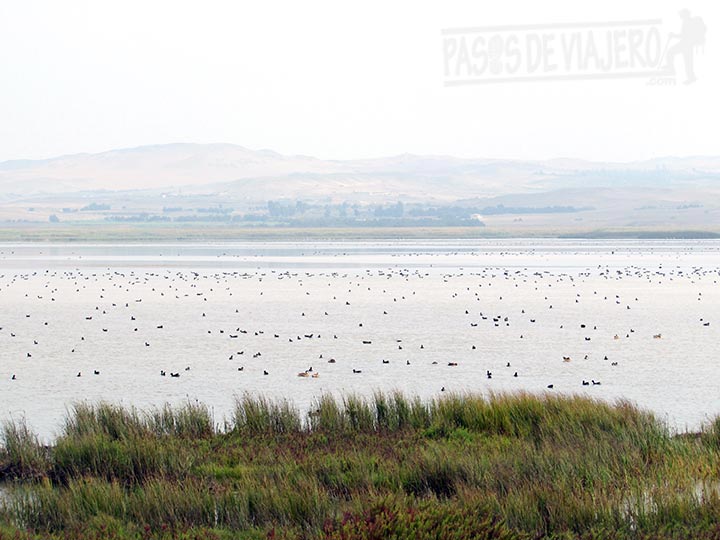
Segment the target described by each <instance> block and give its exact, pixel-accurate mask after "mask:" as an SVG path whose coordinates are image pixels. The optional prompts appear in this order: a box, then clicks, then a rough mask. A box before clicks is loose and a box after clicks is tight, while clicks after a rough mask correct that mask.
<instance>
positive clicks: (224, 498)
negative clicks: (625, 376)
mask: <svg viewBox="0 0 720 540" xmlns="http://www.w3.org/2000/svg"><path fill="white" fill-rule="evenodd" d="M719 441H720V423H719V422H717V421H716V422H714V423H712V424H710V425H708V427H707V428H705V430H704V431H703V432H702V433H701V434H698V435H696V436H689V435H684V436H671V434H670V433H669V430H668V429H667V428H666V426H664V425H663V424H662V423H660V422H658V421H657V419H655V418H654V417H653V416H652V415H651V414H648V413H646V412H643V411H640V410H638V409H637V408H636V407H634V406H633V405H631V404H629V403H627V402H618V403H616V404H614V405H611V404H607V403H603V402H599V401H594V400H590V399H587V398H580V397H563V396H550V395H542V396H536V395H535V396H534V395H529V394H513V395H492V396H489V397H487V398H482V397H479V396H475V395H469V394H467V395H466V394H462V395H461V394H455V395H453V394H450V395H446V396H443V397H442V398H439V399H435V400H429V401H422V400H419V399H417V398H407V397H406V396H404V395H402V394H400V393H390V394H383V393H376V394H374V395H373V396H371V397H369V398H365V397H360V396H356V395H347V396H344V397H343V398H341V399H336V398H333V397H332V396H330V395H322V396H320V397H319V398H318V399H317V401H316V402H315V403H314V404H313V405H312V407H311V409H310V411H308V413H307V414H302V413H301V412H300V411H299V410H298V409H297V408H296V407H294V406H293V405H292V403H290V402H289V401H287V400H281V401H271V400H268V399H267V398H265V397H262V396H260V397H256V396H252V395H250V394H245V395H243V396H241V397H239V398H238V399H237V400H236V406H235V410H234V413H233V415H232V417H231V418H230V420H229V421H228V422H227V423H226V424H225V425H224V426H223V427H222V428H220V427H218V426H217V425H216V424H215V421H214V418H213V415H212V413H211V411H210V410H209V409H208V408H207V407H204V406H203V405H199V404H196V403H188V404H186V405H183V406H181V407H177V408H172V407H169V406H166V407H162V408H156V409H153V410H150V411H148V412H140V411H137V410H135V409H123V408H121V407H118V406H116V405H112V404H106V403H99V404H94V405H92V404H78V405H76V406H75V407H74V408H73V409H72V411H70V412H69V415H68V419H67V421H66V423H65V426H64V429H63V431H62V434H61V436H60V437H59V438H58V440H57V441H56V442H55V444H54V445H53V446H52V447H50V448H43V447H42V446H40V444H39V443H38V441H37V438H36V437H35V436H34V435H33V434H32V433H31V432H30V431H29V430H28V429H27V427H26V426H25V425H24V424H23V423H15V424H6V426H5V427H4V431H3V448H2V452H1V453H0V458H1V462H2V464H3V466H2V474H3V478H4V479H5V480H6V481H10V482H11V483H12V485H11V488H10V490H9V492H8V493H7V494H6V495H5V496H4V498H3V502H2V510H1V512H2V513H1V514H0V516H1V517H2V519H0V521H5V522H6V523H7V524H8V526H9V527H11V528H12V527H19V528H20V529H29V530H30V531H31V532H32V533H33V534H34V533H38V534H50V535H58V536H59V537H61V538H65V537H74V536H73V535H75V536H77V535H81V536H85V537H88V535H90V533H89V532H88V531H90V530H91V529H89V527H90V524H97V523H98V522H99V523H102V524H105V523H107V525H103V526H107V527H112V530H115V531H121V532H118V533H117V534H118V535H120V536H118V538H126V537H127V538H149V537H157V538H161V537H163V535H165V534H166V531H167V530H168V528H170V529H172V530H173V534H175V535H176V536H177V537H180V536H181V535H183V534H185V533H186V532H187V531H193V530H200V531H204V532H203V534H205V533H207V534H210V532H211V531H212V534H220V535H229V536H228V537H230V536H233V535H236V534H240V532H242V534H247V535H250V536H254V535H258V534H262V535H265V534H268V535H274V537H275V538H282V537H284V538H294V537H302V538H328V539H336V538H344V539H354V538H368V539H369V538H384V537H386V536H392V537H396V538H424V537H433V538H476V537H479V538H538V537H555V538H568V539H570V538H608V537H609V538H618V539H624V538H628V539H629V538H664V537H676V538H681V537H683V535H686V536H691V537H697V538H703V537H705V538H712V537H713V536H712V534H713V531H714V532H715V533H716V532H718V529H717V527H716V525H715V523H718V522H720V496H719V495H718V494H719V493H720V490H718V489H714V488H712V486H713V485H716V484H717V482H718V481H719V480H720V442H719ZM700 481H702V482H704V483H703V484H702V485H703V486H710V487H704V488H702V489H701V490H699V488H698V485H699V484H698V482H700ZM713 482H715V484H713ZM94 526H95V525H93V527H94ZM144 527H147V529H145V528H144ZM15 530H19V529H15ZM92 530H95V529H92ZM2 531H3V529H2V528H0V535H1V534H3V532H2ZM667 531H671V533H672V534H670V533H668V532H667ZM71 532H72V534H71ZM122 535H125V536H122ZM667 535H670V536H667ZM201 537H202V536H201ZM0 538H2V536H0Z"/></svg>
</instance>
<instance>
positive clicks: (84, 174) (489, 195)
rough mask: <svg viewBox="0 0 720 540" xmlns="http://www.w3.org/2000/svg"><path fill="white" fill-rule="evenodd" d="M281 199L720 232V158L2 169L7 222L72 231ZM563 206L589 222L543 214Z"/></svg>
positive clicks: (45, 163)
mask: <svg viewBox="0 0 720 540" xmlns="http://www.w3.org/2000/svg"><path fill="white" fill-rule="evenodd" d="M278 200H280V201H286V202H288V204H291V203H293V202H294V201H309V202H311V203H314V204H315V206H314V207H313V209H311V211H310V212H309V214H308V215H309V217H308V218H307V219H308V220H314V221H308V222H313V223H315V222H322V220H323V219H325V218H327V217H328V216H334V217H335V218H336V221H335V222H336V223H339V221H337V219H340V217H342V218H343V219H353V216H355V217H356V218H357V219H358V220H362V219H364V218H363V217H362V216H363V215H366V214H368V213H370V214H372V215H374V216H383V215H385V213H386V211H385V210H383V209H382V208H380V209H374V210H372V209H371V210H367V211H366V212H365V214H363V212H359V213H358V212H355V211H354V210H353V212H351V213H350V214H348V213H347V209H346V208H340V207H338V206H337V205H345V204H350V205H384V204H394V203H397V202H398V201H402V202H403V203H406V204H410V205H425V207H421V208H417V207H415V208H412V209H410V208H408V209H406V214H404V215H405V217H407V214H408V213H410V212H411V211H412V212H414V214H413V215H415V216H422V215H428V216H442V215H449V214H448V211H446V210H437V209H433V207H434V206H438V207H439V206H445V207H447V206H448V205H450V206H452V207H454V208H468V209H471V210H469V212H470V215H472V216H478V217H477V219H480V218H481V217H486V216H479V215H478V214H480V213H482V212H478V213H475V212H476V210H482V209H489V210H488V211H487V212H485V213H488V214H491V215H492V216H493V218H492V219H489V220H487V221H488V223H487V224H488V225H489V226H493V225H497V226H499V227H505V228H508V227H510V228H514V227H520V226H526V227H538V228H540V229H548V230H555V229H558V228H561V229H563V230H565V229H567V228H577V227H580V228H584V229H587V228H589V227H594V226H597V227H608V226H621V227H631V228H632V227H665V226H667V227H669V228H677V227H680V226H682V227H697V228H701V229H706V228H708V226H709V227H710V228H713V229H718V228H720V225H719V224H720V157H714V156H695V157H664V158H657V159H652V160H648V161H636V162H628V163H602V162H590V161H583V160H575V159H551V160H545V161H522V160H508V159H461V158H455V157H450V156H433V155H430V156H422V155H413V154H402V155H398V156H390V157H384V158H376V159H360V160H322V159H318V158H314V157H309V156H300V155H295V156H286V155H282V154H279V153H277V152H274V151H271V150H250V149H248V148H244V147H242V146H237V145H231V144H166V145H155V146H141V147H137V148H127V149H120V150H111V151H108V152H101V153H97V154H75V155H68V156H60V157H56V158H52V159H45V160H16V161H6V162H3V163H0V220H4V221H26V220H29V221H37V220H39V221H43V220H44V221H47V220H48V216H49V215H52V214H53V213H57V212H69V213H68V214H67V215H65V216H63V219H62V221H67V220H69V219H71V218H72V219H76V220H77V219H103V220H107V219H126V218H128V217H129V218H132V219H134V218H133V217H132V216H138V215H139V216H141V218H142V219H164V220H167V219H170V220H179V219H190V217H192V216H190V217H188V216H189V213H188V212H190V213H192V214H193V216H195V217H197V216H196V215H197V214H198V213H199V212H200V213H202V208H203V207H207V206H211V205H225V208H226V211H224V212H223V213H222V216H223V217H222V219H226V220H228V219H240V220H241V219H245V218H242V216H249V217H248V218H247V219H256V218H257V216H259V215H261V214H262V211H261V209H262V208H265V207H266V204H267V202H268V201H278ZM93 202H99V203H102V204H105V205H107V206H108V207H109V208H111V211H109V212H104V213H96V214H91V213H88V212H87V211H85V210H84V209H83V207H84V206H85V205H87V204H88V203H93ZM168 207H172V208H173V209H174V211H170V210H168ZM229 208H232V210H229ZM552 208H563V209H567V208H571V209H572V208H576V209H582V212H581V213H579V214H577V215H575V214H572V215H566V214H568V212H566V211H563V212H538V211H537V209H552ZM231 214H232V217H231ZM240 214H241V215H240ZM306 214H307V212H306ZM465 214H468V212H466V213H465ZM514 214H517V215H514ZM550 214H552V215H550ZM451 215H463V212H462V211H457V212H455V213H454V214H451ZM148 216H149V217H148ZM153 216H155V217H153ZM323 216H324V217H323ZM346 216H349V217H346ZM270 217H272V216H270ZM203 219H209V218H208V217H207V216H204V217H203ZM213 219H220V217H214V216H213ZM257 219H259V218H257ZM464 219H467V215H466V217H465V218H464ZM473 219H475V218H473ZM340 222H342V221H340ZM519 223H522V225H518V224H519Z"/></svg>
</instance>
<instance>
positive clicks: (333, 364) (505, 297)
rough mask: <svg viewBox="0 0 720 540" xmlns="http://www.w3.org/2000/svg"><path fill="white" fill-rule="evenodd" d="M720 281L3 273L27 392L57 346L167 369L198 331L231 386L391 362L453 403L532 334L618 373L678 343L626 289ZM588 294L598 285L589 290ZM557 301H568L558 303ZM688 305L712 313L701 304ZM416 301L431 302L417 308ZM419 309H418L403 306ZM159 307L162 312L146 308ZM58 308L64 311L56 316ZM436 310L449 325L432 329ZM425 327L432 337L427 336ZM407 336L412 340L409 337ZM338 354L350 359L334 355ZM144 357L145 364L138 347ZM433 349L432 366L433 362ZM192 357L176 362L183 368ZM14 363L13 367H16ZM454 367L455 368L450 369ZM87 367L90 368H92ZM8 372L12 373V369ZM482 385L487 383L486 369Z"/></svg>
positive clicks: (0, 329)
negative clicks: (631, 357) (454, 382)
mask: <svg viewBox="0 0 720 540" xmlns="http://www.w3.org/2000/svg"><path fill="white" fill-rule="evenodd" d="M0 254H1V253H0ZM719 279H720V269H717V268H713V269H708V268H704V267H702V266H696V267H691V268H680V267H672V268H669V269H665V268H663V267H662V266H661V267H657V268H651V267H644V266H635V265H628V266H624V267H614V266H604V265H597V266H595V267H593V268H586V269H582V270H576V271H562V270H557V269H555V270H547V269H546V270H542V269H535V268H532V267H523V268H518V267H514V266H508V267H498V266H493V267H474V268H470V269H465V268H455V269H452V270H451V269H443V268H435V269H432V270H431V269H428V268H412V267H411V266H410V267H405V268H403V267H402V266H393V267H388V268H369V269H363V270H357V269H352V270H347V269H344V270H337V271H336V270H333V269H328V270H316V271H301V270H299V269H293V270H284V271H283V270H274V269H269V268H265V269H263V268H257V269H254V270H252V271H250V270H218V271H214V270H190V269H172V268H162V267H161V268H154V269H142V268H135V269H132V268H131V269H112V268H107V269H103V270H96V269H93V268H87V267H84V268H74V269H52V268H51V269H44V270H34V271H21V272H14V273H13V272H7V271H6V272H3V270H2V268H0V305H1V306H3V309H2V311H1V312H0V350H2V351H3V352H2V353H1V354H2V356H3V357H4V358H5V361H4V362H3V364H5V369H7V367H6V366H7V365H8V364H11V365H12V366H13V371H12V372H8V373H5V374H4V377H5V378H6V380H8V379H9V380H10V381H15V383H16V384H21V383H22V381H23V380H24V379H25V378H26V377H27V376H28V375H27V373H26V372H25V371H26V370H25V369H24V368H25V367H27V366H30V365H31V364H32V363H35V362H47V364H45V367H46V369H52V368H51V367H50V366H51V365H52V361H53V358H52V357H51V356H49V355H48V354H47V353H38V352H36V351H38V350H40V349H41V344H43V343H46V342H48V341H50V342H57V343H62V344H65V343H67V344H68V345H67V346H66V347H64V346H63V347H64V348H62V349H57V348H56V349H55V353H54V354H59V355H63V356H66V357H68V358H72V357H73V355H78V356H81V355H82V351H83V348H84V347H86V345H88V344H89V343H93V345H94V350H98V349H101V350H102V349H107V350H110V349H112V348H113V347H115V348H117V347H120V348H122V346H123V344H127V345H129V344H130V343H132V344H133V346H136V347H140V346H141V347H143V348H144V349H146V350H147V355H146V357H147V358H148V362H156V360H153V357H154V354H153V352H154V348H156V347H160V348H163V349H166V348H172V347H173V339H172V338H171V339H170V340H168V339H167V338H164V337H163V336H162V333H163V332H165V331H166V330H167V329H168V328H172V329H174V332H175V336H181V335H182V334H183V333H189V332H190V329H192V332H194V335H195V336H196V337H198V336H199V333H200V332H202V333H203V335H204V336H205V339H206V340H207V343H206V345H205V347H206V348H205V350H209V351H212V354H216V355H219V356H222V357H223V358H225V359H226V362H225V365H226V366H227V367H226V368H224V370H223V373H222V376H223V377H224V376H227V377H230V376H239V375H242V376H245V377H248V376H249V377H255V376H257V377H263V378H276V379H277V380H278V381H279V382H278V384H282V382H281V381H282V380H283V379H285V380H286V379H287V378H288V377H299V378H305V379H309V380H312V379H321V378H322V377H323V372H326V371H328V370H331V369H332V370H334V371H333V372H334V373H335V374H336V375H337V374H338V373H341V374H342V377H343V380H346V379H344V377H345V376H347V377H356V376H363V375H365V374H367V373H368V372H372V373H373V374H382V372H381V371H380V370H382V369H384V368H385V367H386V366H388V365H389V364H391V363H392V364H396V365H398V364H399V365H402V366H407V368H408V369H411V368H412V367H417V366H420V368H421V369H420V370H413V371H411V372H410V371H409V372H408V374H407V375H406V376H407V377H410V376H412V377H428V378H430V379H432V380H433V381H435V380H437V381H438V383H437V390H438V391H440V392H444V391H447V390H454V388H452V387H450V385H449V384H447V383H446V384H443V383H442V381H443V376H442V375H441V374H439V373H438V372H437V371H436V370H437V369H458V368H459V367H461V366H462V365H463V364H468V363H474V364H480V363H481V362H482V361H483V352H484V351H485V350H486V349H487V348H488V344H492V342H493V340H498V339H499V340H508V339H513V340H515V342H517V343H519V342H522V341H523V340H525V341H528V340H532V339H533V336H535V335H537V332H535V331H534V328H536V327H540V328H548V325H550V324H554V325H555V326H554V327H553V331H554V332H556V333H557V332H559V331H565V332H569V334H568V335H572V336H573V337H574V338H578V339H582V341H583V342H584V343H585V345H586V346H587V347H586V349H585V351H583V350H582V345H577V344H574V345H572V347H570V346H569V347H568V348H572V349H573V351H574V352H573V353H572V354H571V353H569V352H568V353H567V354H562V355H560V356H561V357H558V358H555V359H553V358H550V359H549V361H557V362H562V363H565V364H570V363H572V362H575V361H576V360H600V361H602V362H603V363H605V365H608V366H610V367H613V368H615V367H619V366H620V363H621V362H622V361H623V360H624V359H623V358H622V356H621V355H618V354H617V349H612V348H611V343H613V342H618V341H623V340H629V339H632V338H635V337H636V336H639V337H640V338H641V339H646V340H648V341H650V340H663V339H666V338H665V336H664V335H663V331H661V329H659V328H656V329H653V330H652V331H650V330H649V329H648V328H647V324H646V323H647V318H648V315H649V314H648V312H647V311H645V310H643V301H644V300H646V298H645V299H644V298H641V296H642V295H643V294H647V291H648V290H650V289H645V290H642V293H637V294H634V293H633V291H636V290H637V289H636V288H634V287H632V286H630V287H627V286H622V284H623V282H628V281H630V282H632V283H635V284H643V283H644V284H646V285H647V284H651V285H654V286H661V285H663V284H665V285H666V286H670V287H673V286H674V284H673V283H682V284H683V286H685V289H683V290H686V291H693V290H694V289H693V287H692V286H691V285H692V284H695V283H704V284H710V283H712V285H717V282H718V280H719ZM586 282H587V283H590V284H591V285H590V286H587V285H584V284H586ZM500 284H501V285H502V286H498V285H500ZM588 287H591V288H588ZM498 290H499V293H498V292H496V291H498ZM558 291H562V293H561V294H556V293H557V292H558ZM570 291H571V292H572V293H573V294H570V293H569V292H570ZM690 294H693V301H695V302H699V303H700V304H698V305H700V306H702V302H703V301H704V298H703V293H702V292H701V291H700V292H692V293H690ZM268 296H273V301H271V302H267V303H266V302H265V301H264V298H267V297H268ZM313 296H315V298H312V297H313ZM418 296H420V297H422V299H421V300H418V299H417V297H418ZM530 296H532V298H533V301H530V300H529V298H530ZM235 298H237V301H236V300H235ZM525 298H527V299H528V301H527V302H524V301H523V299H525ZM283 300H284V302H283ZM311 300H312V301H311ZM594 302H602V303H603V304H604V305H605V306H610V307H605V308H604V309H605V310H606V312H607V311H608V310H610V311H612V310H616V311H613V313H617V321H631V320H633V319H632V317H631V316H628V315H627V314H624V315H623V314H622V313H621V312H633V310H635V311H637V312H638V315H637V316H636V318H635V319H634V320H636V321H637V323H638V324H639V325H640V326H642V327H643V330H642V335H639V332H640V331H639V330H638V328H637V325H633V324H631V323H630V324H626V325H625V326H622V327H609V326H610V325H609V323H608V321H607V320H603V321H602V322H600V321H599V320H598V317H597V309H598V307H597V306H598V305H597V304H595V303H594ZM408 303H411V304H412V307H407V306H405V307H402V306H403V305H406V304H408ZM147 304H150V305H151V306H152V307H151V308H148V309H145V307H144V306H145V305H147ZM525 304H526V305H525ZM583 304H585V305H586V306H587V307H583ZM58 305H59V306H62V307H63V309H54V306H58ZM180 306H181V307H180ZM249 306H250V307H249ZM355 306H360V307H361V309H355ZM504 306H507V307H504ZM263 308H267V309H268V310H277V311H279V313H275V314H274V315H275V319H276V320H282V324H278V325H277V327H270V326H262V327H261V326H260V324H258V321H260V320H262V321H263V324H266V325H267V324H271V323H270V322H268V321H270V320H272V318H271V317H267V314H264V315H263V316H258V315H257V313H258V310H261V309H263ZM423 310H425V312H424V314H423V317H420V318H419V319H415V318H414V317H413V315H412V314H413V313H418V312H419V311H423ZM428 311H429V313H428ZM435 311H437V313H438V320H437V321H435V322H436V324H433V322H434V321H433V312H435ZM253 313H254V314H253ZM697 313H698V316H697V317H696V320H695V323H694V324H695V325H696V326H697V328H698V331H702V329H703V328H709V327H710V326H711V323H712V321H711V320H709V319H708V318H707V316H705V315H701V314H702V313H703V310H702V309H698V310H697ZM51 314H52V315H53V317H54V318H53V317H51V316H50V315H51ZM441 314H442V316H441ZM549 314H552V316H550V315H549ZM61 316H62V317H61ZM398 317H401V318H402V320H398ZM419 320H422V321H424V323H423V324H426V325H427V327H426V328H422V329H420V328H417V326H416V325H417V324H418V321H419ZM403 321H405V322H403ZM404 324H405V325H406V327H407V330H406V331H407V333H408V334H411V339H408V337H407V336H405V335H403V328H404ZM449 324H452V326H451V327H450V326H448V325H449ZM289 328H292V330H290V329H289ZM515 328H517V331H516V332H515ZM548 331H549V328H548ZM494 332H496V333H497V335H494V334H493V333H494ZM513 332H514V333H513ZM448 336H450V337H449V340H450V342H451V343H452V352H447V351H443V350H442V348H441V346H438V344H437V343H436V341H437V340H436V338H438V337H444V338H445V341H442V340H441V341H442V342H443V343H447V340H448ZM269 341H274V342H276V343H277V344H279V343H282V344H283V346H282V348H281V349H282V351H283V354H282V355H278V350H280V346H279V345H273V347H272V348H270V347H268V342H269ZM338 341H341V342H342V343H343V347H338V346H333V345H332V344H333V342H335V343H337V342H338ZM308 342H312V343H314V344H315V347H314V348H313V350H314V352H315V356H313V358H308V362H307V363H306V366H307V367H305V368H304V369H301V370H300V371H297V369H293V367H292V366H293V365H296V363H297V362H292V363H288V365H282V364H278V363H277V362H275V363H272V364H271V363H270V362H267V360H266V359H267V357H268V356H271V355H273V354H274V355H276V356H283V357H292V356H296V357H297V358H304V357H306V356H307V355H308V353H307V350H305V349H302V348H299V347H298V345H299V344H304V343H308ZM568 342H570V340H568ZM598 342H600V345H598ZM326 343H327V345H325V344H326ZM139 344H142V345H139ZM378 344H381V346H380V347H378ZM556 345H558V344H556ZM530 346H532V345H530ZM293 347H296V349H293ZM133 350H134V351H135V352H134V353H133V354H136V353H137V348H135V349H133ZM294 350H297V354H295V353H294V352H293V351H294ZM428 350H432V351H433V352H434V354H433V355H431V358H427V359H426V357H425V356H424V355H425V353H426V351H428ZM9 351H13V352H9ZM19 351H21V352H19ZM318 351H320V352H318ZM323 351H324V352H323ZM340 351H342V352H340ZM458 351H462V353H459V352H458ZM181 352H182V351H179V350H175V351H174V353H175V354H176V355H177V356H180V353H181ZM10 354H12V355H13V357H12V362H8V360H10V358H9V355H10ZM443 355H445V356H446V357H445V358H444V359H440V358H442V357H443ZM19 356H22V359H21V358H19ZM162 356H163V357H164V359H163V360H162V361H163V362H167V360H166V359H165V358H166V356H167V355H162ZM119 361H120V362H121V361H122V360H121V359H118V358H115V359H114V360H112V361H111V360H108V359H107V358H103V357H98V358H96V359H95V362H96V365H95V366H93V367H92V369H91V370H87V369H83V368H80V367H78V368H77V369H74V370H72V371H70V370H68V371H67V372H59V371H57V370H56V372H55V376H56V377H58V378H68V377H75V378H82V377H98V378H99V377H112V376H113V369H114V366H115V363H117V362H119ZM180 361H183V362H184V364H179V362H180ZM202 361H203V358H185V359H182V360H181V359H179V358H178V359H176V360H175V365H173V366H165V365H156V370H155V374H156V376H157V377H167V378H168V379H179V378H181V377H187V376H191V375H192V373H193V371H192V370H193V367H194V366H195V365H196V364H197V363H199V362H202ZM83 365H85V366H87V358H85V359H84V361H83ZM271 365H272V367H271ZM3 367H4V366H3V365H1V364H0V370H3ZM588 369H592V368H588ZM482 371H484V374H483V375H482V378H483V379H486V380H487V381H491V380H494V379H498V378H502V379H504V380H508V379H522V378H523V377H524V375H525V374H524V372H523V370H522V369H519V368H517V367H516V365H515V363H514V362H513V361H511V360H510V359H508V360H507V361H503V363H502V365H498V364H497V362H496V364H495V365H494V366H492V367H488V368H483V369H482ZM27 372H32V369H28V370H27ZM231 372H232V373H234V374H235V375H231ZM1 373H2V371H0V374H1ZM474 373H475V376H477V370H476V371H475V372H474ZM1 376H2V375H0V377H1ZM401 377H402V376H401ZM347 380H349V381H351V379H347ZM577 384H578V386H583V387H593V386H600V385H601V384H602V381H601V380H600V377H598V376H597V375H595V376H586V377H579V378H578V380H577ZM543 385H544V387H545V388H547V389H549V390H552V389H554V388H557V383H556V382H555V381H553V380H546V381H544V382H543ZM563 390H572V389H568V388H563Z"/></svg>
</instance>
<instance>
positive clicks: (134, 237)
mask: <svg viewBox="0 0 720 540" xmlns="http://www.w3.org/2000/svg"><path fill="white" fill-rule="evenodd" d="M449 238H452V239H474V238H489V239H492V238H589V239H595V238H597V239H602V238H628V239H633V238H639V239H663V238H677V239H705V238H720V230H719V229H718V228H717V227H707V228H703V229H697V230H686V229H663V228H613V229H577V228H575V229H562V228H549V229H533V228H514V229H503V228H489V227H345V228H333V227H314V228H288V227H260V226H256V227H253V226H216V225H197V224H193V225H172V226H168V225H158V224H130V225H127V224H104V223H91V224H87V223H86V224H82V223H78V224H61V225H55V226H49V225H47V224H37V225H34V224H22V225H15V226H6V227H3V226H2V225H0V242H153V241H158V242H183V241H232V240H238V241H241V240H246V241H273V240H277V241H282V240H318V241H321V240H340V241H342V240H348V241H351V240H394V239H408V240H412V239H449Z"/></svg>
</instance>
